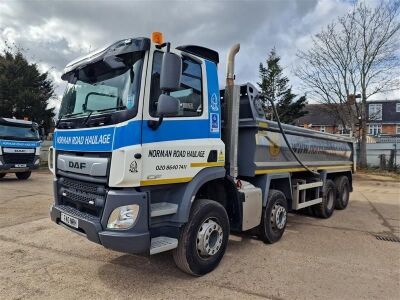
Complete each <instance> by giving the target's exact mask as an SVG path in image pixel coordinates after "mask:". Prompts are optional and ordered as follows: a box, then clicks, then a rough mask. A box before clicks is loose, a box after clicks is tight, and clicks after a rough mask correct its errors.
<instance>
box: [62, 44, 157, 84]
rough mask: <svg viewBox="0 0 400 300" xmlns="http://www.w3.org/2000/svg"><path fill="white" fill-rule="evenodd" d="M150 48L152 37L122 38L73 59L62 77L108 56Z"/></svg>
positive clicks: (66, 76)
mask: <svg viewBox="0 0 400 300" xmlns="http://www.w3.org/2000/svg"><path fill="white" fill-rule="evenodd" d="M149 49H150V39H148V38H136V39H125V40H120V41H118V42H116V43H113V44H111V45H109V46H106V47H102V48H100V49H98V50H95V51H93V52H91V53H89V54H87V55H85V56H82V57H80V58H78V59H75V60H73V61H72V62H70V63H69V64H68V65H67V66H66V67H65V69H64V71H63V74H62V75H61V79H62V80H68V79H69V77H70V76H71V75H72V74H73V72H74V71H75V70H80V69H82V68H84V67H86V66H87V65H90V64H93V63H96V62H99V61H103V60H105V59H107V57H111V56H117V55H122V54H126V53H132V52H138V51H147V50H149Z"/></svg>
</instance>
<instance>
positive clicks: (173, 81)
mask: <svg viewBox="0 0 400 300" xmlns="http://www.w3.org/2000/svg"><path fill="white" fill-rule="evenodd" d="M181 73H182V59H181V58H180V56H178V55H176V54H174V53H171V52H166V53H164V56H163V60H162V65H161V74H160V89H161V90H162V91H166V92H170V91H176V90H178V89H179V87H180V84H181Z"/></svg>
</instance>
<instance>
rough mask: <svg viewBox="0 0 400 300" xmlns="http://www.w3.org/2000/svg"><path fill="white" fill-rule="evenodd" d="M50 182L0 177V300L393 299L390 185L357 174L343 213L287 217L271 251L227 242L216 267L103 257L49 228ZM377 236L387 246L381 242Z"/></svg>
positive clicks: (399, 264) (399, 211)
mask: <svg viewBox="0 0 400 300" xmlns="http://www.w3.org/2000/svg"><path fill="white" fill-rule="evenodd" d="M52 195H53V191H52V175H51V174H50V173H48V172H46V171H39V172H36V173H34V174H32V177H31V178H30V179H28V180H27V181H19V180H17V179H16V178H15V176H14V175H13V174H8V175H7V176H6V177H5V178H3V179H0V299H28V298H29V299H44V298H51V299H64V298H69V299H76V298H80V299H100V298H101V299H103V298H104V299H127V298H130V299H136V298H145V299H148V298H164V299H165V298H174V299H188V298H190V299H200V298H201V299H214V298H219V299H221V298H223V299H244V298H246V299H247V298H251V299H253V298H254V299H257V298H266V299H275V300H277V299H316V298H318V299H321V298H323V299H367V298H369V299H372V298H378V299H400V242H396V241H395V240H396V239H397V240H399V241H400V182H398V181H396V180H395V179H392V178H389V177H382V176H371V175H366V174H358V175H356V176H355V183H354V192H353V193H352V194H351V200H350V204H349V206H348V208H347V209H346V210H343V211H335V212H334V214H333V216H332V217H331V218H329V219H326V220H323V219H316V218H312V217H309V216H306V215H301V214H290V215H289V220H288V226H287V229H286V232H285V234H284V236H283V238H282V240H281V241H279V242H278V243H276V244H273V245H266V244H264V243H263V242H261V241H259V240H257V239H255V238H252V237H249V236H246V235H240V236H238V235H231V237H230V240H229V245H228V249H227V251H226V254H225V256H224V258H223V260H222V262H221V264H220V265H219V267H218V268H217V269H216V270H215V271H213V272H211V273H210V274H207V275H206V276H203V277H198V278H196V277H191V276H189V275H186V274H185V273H182V272H181V271H179V270H178V269H177V268H176V267H175V265H174V262H173V259H172V256H171V254H170V253H168V252H167V253H161V254H158V255H155V256H152V257H142V256H134V255H128V254H123V253H118V252H113V251H110V250H107V249H105V248H103V247H102V246H100V245H97V244H94V243H92V242H89V241H88V240H86V238H84V237H81V236H79V235H77V234H74V233H72V232H70V231H68V230H66V229H64V228H62V227H61V226H57V225H56V224H55V223H52V222H51V221H50V217H49V206H50V204H51V203H52V201H53V199H52V197H53V196H52ZM377 235H378V237H379V236H380V237H383V238H387V239H390V240H393V241H383V240H379V239H377V237H376V236H377Z"/></svg>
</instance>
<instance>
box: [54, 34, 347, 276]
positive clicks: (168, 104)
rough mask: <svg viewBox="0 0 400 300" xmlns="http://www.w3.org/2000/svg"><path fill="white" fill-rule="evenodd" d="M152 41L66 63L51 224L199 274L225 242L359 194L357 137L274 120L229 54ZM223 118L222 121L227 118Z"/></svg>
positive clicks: (277, 233)
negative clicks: (169, 259) (238, 81)
mask: <svg viewBox="0 0 400 300" xmlns="http://www.w3.org/2000/svg"><path fill="white" fill-rule="evenodd" d="M160 39H161V36H160V35H159V34H155V35H154V36H153V41H151V40H150V39H148V38H134V39H126V40H122V41H118V42H116V43H114V44H112V45H111V46H109V47H106V48H104V49H102V50H100V51H97V52H94V53H90V54H89V55H87V56H85V57H83V58H80V59H78V60H75V61H73V62H72V63H70V64H68V65H67V67H66V68H65V70H64V73H63V75H62V79H64V80H66V81H68V87H67V89H66V92H65V94H64V97H63V100H62V105H61V110H60V119H59V121H58V124H57V129H56V131H55V133H54V144H53V148H52V149H51V151H50V158H49V168H50V170H51V171H52V172H53V174H54V191H55V203H54V204H53V206H52V208H51V219H52V220H53V221H54V222H56V223H57V224H59V225H63V226H64V227H66V228H68V229H70V230H72V231H74V232H76V233H78V234H82V235H84V236H86V237H87V239H89V240H91V241H93V242H96V243H98V244H101V245H103V246H104V247H106V248H110V249H113V250H116V251H121V252H127V253H143V254H150V255H153V254H157V253H160V252H163V251H169V250H173V257H174V260H175V262H176V264H177V266H178V267H179V268H180V269H182V270H183V271H185V272H187V273H189V274H192V275H203V274H206V273H208V272H210V271H212V270H213V269H214V268H216V267H217V265H218V264H219V262H220V261H221V259H222V257H223V255H224V253H225V250H226V247H227V244H228V237H229V234H230V232H246V231H250V230H251V231H252V232H253V233H254V232H256V233H257V234H258V236H259V237H260V239H261V240H263V241H265V242H266V243H274V242H277V241H278V240H279V239H280V238H281V237H282V235H283V233H284V231H285V227H286V222H287V213H288V211H296V210H300V209H303V208H310V209H311V210H312V212H313V214H315V215H316V216H318V217H321V218H328V217H330V216H331V215H332V213H333V211H334V209H335V208H337V209H344V208H346V206H347V204H348V201H349V193H350V192H351V190H352V170H353V168H354V159H353V154H354V147H353V143H352V141H351V140H350V139H347V138H343V137H339V136H334V135H330V134H323V133H319V132H315V131H312V130H307V129H304V128H298V127H294V126H290V125H283V124H280V122H279V118H278V122H272V121H270V120H267V119H266V118H265V115H264V111H263V109H262V106H261V97H260V94H259V93H258V91H257V90H256V88H255V87H254V86H252V85H251V84H245V85H242V86H237V85H234V58H235V54H236V53H237V52H238V51H239V45H236V46H234V47H233V48H232V49H231V51H230V52H229V55H228V66H227V80H226V81H227V85H226V89H225V91H222V92H221V93H220V91H219V82H218V76H217V74H218V73H217V65H218V63H219V55H218V53H217V52H215V51H213V50H211V49H207V48H204V47H200V46H193V45H187V46H180V47H176V48H175V49H172V48H171V46H170V43H163V42H162V41H160ZM221 119H222V120H221Z"/></svg>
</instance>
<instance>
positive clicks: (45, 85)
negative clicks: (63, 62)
mask: <svg viewBox="0 0 400 300" xmlns="http://www.w3.org/2000/svg"><path fill="white" fill-rule="evenodd" d="M52 97H54V88H53V83H52V81H51V80H50V78H49V76H48V73H47V72H45V73H41V72H40V71H39V69H38V66H37V65H36V64H34V63H29V62H28V61H27V59H26V58H25V57H24V55H23V53H22V52H21V50H17V51H15V52H12V50H11V49H10V48H8V49H7V50H5V51H4V52H3V53H2V54H1V53H0V116H1V117H8V118H12V117H15V118H17V119H23V118H28V119H29V120H32V121H34V122H37V123H38V124H40V125H42V126H43V127H44V129H45V130H46V131H48V130H49V129H50V126H51V124H52V118H53V117H54V112H53V110H54V108H50V109H49V108H47V101H48V100H49V99H50V98H52Z"/></svg>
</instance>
